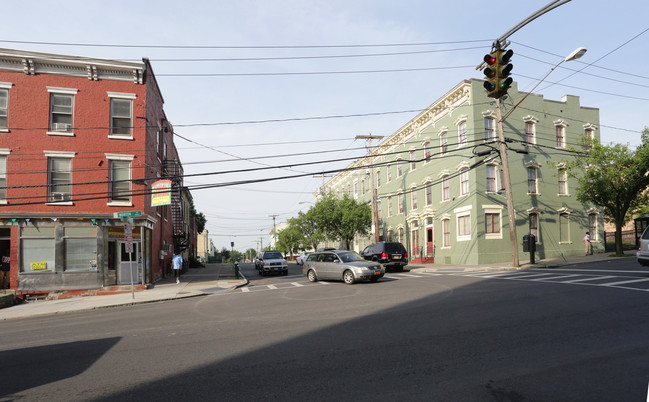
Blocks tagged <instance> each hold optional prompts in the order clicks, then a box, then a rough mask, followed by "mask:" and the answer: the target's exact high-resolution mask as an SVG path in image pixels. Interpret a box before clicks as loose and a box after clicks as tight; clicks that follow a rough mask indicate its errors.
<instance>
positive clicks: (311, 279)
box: [306, 269, 318, 282]
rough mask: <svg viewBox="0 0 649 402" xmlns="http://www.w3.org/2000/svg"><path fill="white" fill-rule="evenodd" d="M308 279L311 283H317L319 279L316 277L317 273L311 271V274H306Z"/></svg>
mask: <svg viewBox="0 0 649 402" xmlns="http://www.w3.org/2000/svg"><path fill="white" fill-rule="evenodd" d="M306 277H307V278H309V282H317V281H318V277H317V276H316V275H315V271H314V270H312V269H310V270H309V272H307V273H306Z"/></svg>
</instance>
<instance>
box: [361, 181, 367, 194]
mask: <svg viewBox="0 0 649 402" xmlns="http://www.w3.org/2000/svg"><path fill="white" fill-rule="evenodd" d="M365 193H366V191H365V180H361V194H363V195H365Z"/></svg>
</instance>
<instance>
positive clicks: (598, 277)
mask: <svg viewBox="0 0 649 402" xmlns="http://www.w3.org/2000/svg"><path fill="white" fill-rule="evenodd" d="M609 278H619V276H595V277H593V278H583V279H574V280H572V281H563V282H562V283H576V282H585V281H596V280H599V279H609Z"/></svg>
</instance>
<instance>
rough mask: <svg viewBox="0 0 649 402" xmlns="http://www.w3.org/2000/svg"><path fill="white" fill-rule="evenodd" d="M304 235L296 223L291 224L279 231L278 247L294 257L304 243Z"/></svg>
mask: <svg viewBox="0 0 649 402" xmlns="http://www.w3.org/2000/svg"><path fill="white" fill-rule="evenodd" d="M303 239H304V236H303V235H302V233H300V230H299V228H298V227H297V226H296V225H292V224H290V223H289V225H288V226H287V227H286V228H284V229H282V230H281V231H279V232H278V233H277V249H278V250H279V251H281V252H282V253H284V254H289V255H290V258H291V259H293V254H294V253H297V252H298V251H299V249H300V246H301V245H302V241H303Z"/></svg>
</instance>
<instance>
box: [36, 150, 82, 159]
mask: <svg viewBox="0 0 649 402" xmlns="http://www.w3.org/2000/svg"><path fill="white" fill-rule="evenodd" d="M43 153H44V154H45V156H47V157H52V158H74V157H75V155H76V154H77V153H76V152H66V151H43Z"/></svg>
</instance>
